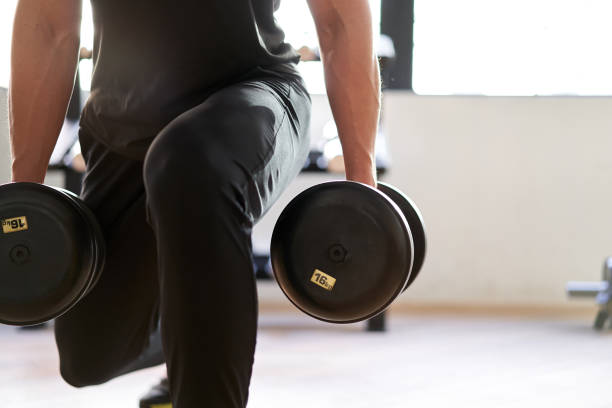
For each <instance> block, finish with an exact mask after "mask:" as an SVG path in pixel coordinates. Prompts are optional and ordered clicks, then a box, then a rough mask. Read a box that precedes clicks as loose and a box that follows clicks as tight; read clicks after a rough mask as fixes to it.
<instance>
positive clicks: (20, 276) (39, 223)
mask: <svg viewBox="0 0 612 408" xmlns="http://www.w3.org/2000/svg"><path fill="white" fill-rule="evenodd" d="M0 220H1V223H2V230H1V231H0V323H5V324H13V325H31V324H37V323H41V322H44V321H47V320H50V319H52V318H54V317H57V316H59V315H61V314H62V313H64V312H65V311H67V310H68V309H69V308H70V307H72V306H73V305H74V304H75V303H76V302H77V301H78V300H79V299H80V298H81V297H82V295H83V293H84V292H85V291H86V290H87V289H88V287H89V286H91V282H92V276H91V272H92V271H94V270H95V267H94V265H95V263H96V257H97V256H99V255H96V254H95V253H94V251H93V248H92V246H91V231H90V230H89V227H88V226H87V224H86V223H85V222H84V220H83V218H82V215H81V214H80V213H79V212H78V211H76V210H75V206H74V204H73V203H72V202H71V200H70V199H69V198H68V197H67V196H66V195H65V194H64V193H62V192H61V191H58V190H56V189H53V188H51V187H47V186H43V185H39V184H34V183H13V184H6V185H3V186H0ZM16 248H17V249H16ZM19 249H21V252H20V250H19ZM17 254H21V255H20V257H19V256H17V257H16V255H17Z"/></svg>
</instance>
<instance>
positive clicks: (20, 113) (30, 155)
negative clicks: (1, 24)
mask: <svg viewBox="0 0 612 408" xmlns="http://www.w3.org/2000/svg"><path fill="white" fill-rule="evenodd" d="M80 26H81V0H44V1H40V0H20V1H19V4H18V5H17V12H16V15H15V23H14V29H13V43H12V52H11V82H10V85H9V124H10V136H11V152H12V157H13V162H12V179H13V181H32V182H42V181H43V179H44V176H45V173H46V169H47V165H48V164H49V158H50V157H51V153H52V151H53V148H54V146H55V143H56V141H57V137H58V135H59V132H60V130H61V127H62V123H63V121H64V117H65V115H66V110H67V107H68V102H69V100H70V94H71V92H72V87H73V85H74V77H75V72H76V66H77V59H78V54H79V38H80V35H79V33H80Z"/></svg>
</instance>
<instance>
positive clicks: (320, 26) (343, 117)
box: [308, 0, 380, 185]
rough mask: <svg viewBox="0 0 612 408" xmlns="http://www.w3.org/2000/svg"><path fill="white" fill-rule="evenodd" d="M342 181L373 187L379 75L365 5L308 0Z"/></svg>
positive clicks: (362, 0)
mask: <svg viewBox="0 0 612 408" xmlns="http://www.w3.org/2000/svg"><path fill="white" fill-rule="evenodd" d="M308 3H309V6H310V10H311V12H312V15H313V17H314V20H315V24H316V27H317V32H318V35H319V44H320V47H321V58H322V60H323V66H324V69H325V82H326V85H327V94H328V97H329V101H330V104H331V108H332V112H333V115H334V119H335V121H336V125H337V127H338V133H339V136H340V141H341V143H342V150H343V153H344V162H345V167H346V176H347V179H349V180H353V181H360V182H362V183H366V184H370V185H375V184H376V174H375V173H376V161H375V155H374V143H375V140H376V131H377V127H378V118H379V113H380V74H379V69H378V61H377V58H376V55H375V54H374V49H373V44H372V43H373V38H372V17H371V13H370V7H369V4H368V0H308Z"/></svg>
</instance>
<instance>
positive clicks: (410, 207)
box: [378, 182, 427, 290]
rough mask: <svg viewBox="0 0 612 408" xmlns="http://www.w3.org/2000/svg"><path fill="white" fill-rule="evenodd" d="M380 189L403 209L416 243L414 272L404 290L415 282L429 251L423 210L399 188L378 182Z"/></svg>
mask: <svg viewBox="0 0 612 408" xmlns="http://www.w3.org/2000/svg"><path fill="white" fill-rule="evenodd" d="M378 189H379V190H380V191H382V192H383V193H385V194H386V195H387V196H388V197H389V198H391V199H392V200H393V201H394V202H395V204H397V206H398V207H399V208H400V209H401V210H402V212H403V213H404V217H406V221H408V225H409V226H410V232H411V233H412V241H413V243H414V261H413V265H412V273H411V274H410V278H409V279H408V282H407V284H406V287H405V288H404V290H406V289H407V288H408V286H410V285H411V284H412V282H414V280H415V279H416V278H417V276H418V275H419V272H420V271H421V268H422V267H423V263H424V262H425V255H426V253H427V238H426V233H425V224H424V222H423V216H422V214H421V211H420V210H419V208H418V207H417V206H416V204H415V203H414V202H413V201H412V200H411V199H410V198H408V196H406V195H405V194H404V193H402V192H401V191H400V190H398V189H397V188H395V187H393V186H391V185H389V184H386V183H381V182H379V183H378Z"/></svg>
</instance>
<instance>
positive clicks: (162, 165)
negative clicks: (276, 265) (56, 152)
mask: <svg viewBox="0 0 612 408" xmlns="http://www.w3.org/2000/svg"><path fill="white" fill-rule="evenodd" d="M309 118H310V100H309V98H308V96H307V94H306V92H305V91H304V89H303V88H302V87H301V86H299V85H298V84H297V83H295V82H290V81H288V80H283V79H278V78H267V79H260V80H250V81H245V82H242V83H239V84H236V85H232V86H230V87H228V88H225V89H223V90H221V91H219V92H217V93H215V94H213V95H212V96H211V97H209V98H208V99H207V100H206V101H205V102H204V103H202V104H201V105H199V106H196V107H195V108H193V109H191V110H189V111H188V112H185V113H184V114H182V115H181V116H179V117H178V118H177V119H175V120H174V121H173V122H171V123H170V124H169V125H168V126H167V127H166V128H165V129H164V130H163V131H162V132H161V133H160V134H159V135H158V136H157V138H156V139H155V141H154V142H153V144H152V146H151V147H150V149H149V152H148V153H147V157H146V159H145V170H144V177H145V187H146V192H147V202H148V209H149V217H150V223H151V225H152V227H153V230H154V232H155V235H156V237H157V248H158V263H159V282H160V293H161V304H160V311H161V322H162V323H161V324H162V340H163V346H164V352H165V356H166V363H167V367H168V375H169V380H170V389H171V393H172V398H173V402H174V408H196V407H197V408H199V407H207V408H226V407H227V408H230V407H244V406H246V403H247V399H248V387H249V382H250V378H251V371H252V365H253V356H254V352H255V341H256V330H257V296H256V286H255V280H254V273H253V270H252V262H251V239H250V235H251V228H252V226H253V224H254V222H256V221H257V220H258V219H259V218H260V217H261V216H262V214H263V213H264V212H265V211H266V210H267V209H268V208H269V207H270V206H271V205H272V203H273V202H274V200H275V199H276V198H277V197H278V196H279V195H280V193H281V192H282V190H283V189H284V188H285V187H286V186H287V185H288V184H289V182H290V181H291V180H292V179H293V178H294V177H295V176H296V175H297V174H298V173H299V171H300V169H301V167H302V164H303V163H304V161H305V159H306V156H307V153H308V147H309V144H308V140H307V128H308V123H309Z"/></svg>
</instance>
